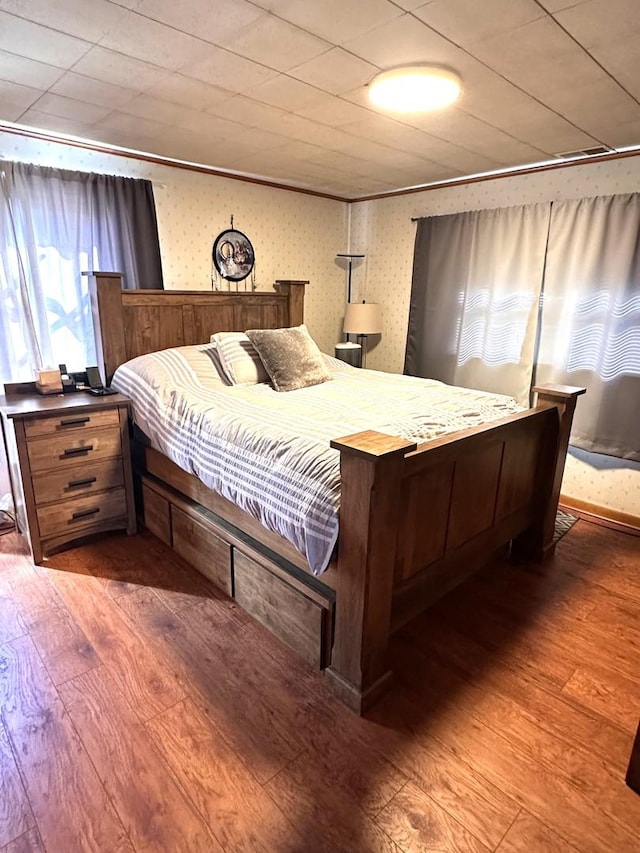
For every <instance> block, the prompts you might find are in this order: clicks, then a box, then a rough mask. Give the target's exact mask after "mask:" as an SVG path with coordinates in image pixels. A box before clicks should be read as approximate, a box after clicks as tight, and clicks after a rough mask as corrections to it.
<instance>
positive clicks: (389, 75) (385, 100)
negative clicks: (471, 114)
mask: <svg viewBox="0 0 640 853" xmlns="http://www.w3.org/2000/svg"><path fill="white" fill-rule="evenodd" d="M461 90H462V80H461V79H460V76H459V75H458V74H456V73H455V71H449V70H448V69H446V68H438V67H436V66H433V65H411V66H408V67H405V68H392V69H391V70H390V71H383V72H382V74H378V75H377V76H376V77H374V78H373V80H372V81H371V83H370V84H369V100H370V101H371V103H372V104H374V106H376V107H380V108H381V109H384V110H390V111H392V112H398V113H414V112H422V111H427V110H437V109H440V107H447V106H449V104H452V103H453V102H454V101H455V100H457V98H458V96H459V95H460V92H461Z"/></svg>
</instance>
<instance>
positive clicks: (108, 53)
mask: <svg viewBox="0 0 640 853" xmlns="http://www.w3.org/2000/svg"><path fill="white" fill-rule="evenodd" d="M73 70H74V72H76V73H77V74H84V75H85V76H86V77H93V78H94V80H103V81H104V82H105V83H113V84H114V85H115V86H122V87H124V88H128V87H129V86H131V84H132V83H133V84H135V86H136V88H137V89H138V90H139V91H142V92H144V91H145V89H148V88H150V87H151V86H154V85H157V84H158V83H160V82H161V81H162V80H166V79H167V77H169V72H168V71H167V70H166V69H165V68H160V67H159V66H157V65H152V64H151V63H149V62H141V61H140V60H139V59H132V58H131V57H130V56H123V55H122V54H121V53H115V52H114V51H113V50H107V49H106V48H104V47H98V46H94V47H92V48H91V50H90V51H89V52H88V53H86V54H85V55H84V56H83V57H82V59H80V60H79V61H78V62H76V64H75V65H74V66H73Z"/></svg>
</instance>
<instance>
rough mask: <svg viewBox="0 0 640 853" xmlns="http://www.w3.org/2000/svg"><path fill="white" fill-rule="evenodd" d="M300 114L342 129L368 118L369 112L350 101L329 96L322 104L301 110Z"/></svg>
mask: <svg viewBox="0 0 640 853" xmlns="http://www.w3.org/2000/svg"><path fill="white" fill-rule="evenodd" d="M299 113H300V115H301V116H304V117H305V118H309V119H311V120H312V121H317V122H319V123H320V124H328V125H329V126H331V127H341V126H342V125H343V124H347V123H348V122H352V121H359V120H360V119H364V118H366V117H367V115H368V114H369V110H366V109H363V108H362V107H359V106H357V105H356V104H352V103H349V101H344V100H342V99H341V98H331V97H330V96H329V95H327V96H325V99H324V101H323V102H322V103H321V104H318V105H316V106H313V107H309V108H307V109H304V110H300V111H299Z"/></svg>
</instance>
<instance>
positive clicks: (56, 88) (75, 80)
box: [49, 71, 138, 109]
mask: <svg viewBox="0 0 640 853" xmlns="http://www.w3.org/2000/svg"><path fill="white" fill-rule="evenodd" d="M134 82H135V81H133V80H132V81H131V83H132V84H134ZM49 91H50V92H52V93H53V94H55V95H64V97H66V98H74V99H75V100H76V101H83V102H84V103H86V104H96V105H99V106H103V107H111V109H118V107H122V106H124V105H125V104H127V103H128V102H129V101H131V100H132V99H133V98H135V96H136V95H137V94H138V90H136V89H134V88H131V89H128V88H125V87H124V86H115V85H114V84H113V83H105V82H104V80H94V79H93V78H92V77H85V76H84V75H83V74H75V73H74V72H73V71H66V72H65V73H64V74H63V75H62V76H61V77H60V78H59V79H58V80H57V81H56V82H55V83H54V84H53V85H52V86H51V88H50V90H49Z"/></svg>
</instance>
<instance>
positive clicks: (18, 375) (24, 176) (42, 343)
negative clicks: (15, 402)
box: [0, 162, 162, 382]
mask: <svg viewBox="0 0 640 853" xmlns="http://www.w3.org/2000/svg"><path fill="white" fill-rule="evenodd" d="M0 184H1V190H0V226H1V230H0V317H1V319H0V324H1V325H0V328H1V331H2V339H1V340H0V371H1V375H0V382H8V381H24V380H30V379H33V378H34V373H33V371H34V368H36V367H46V366H54V367H56V366H57V365H58V364H59V363H61V362H64V363H65V364H66V365H67V367H68V368H69V369H70V370H83V369H84V368H85V366H86V365H88V364H95V363H96V353H95V343H94V336H93V327H92V322H91V311H90V306H89V297H88V292H87V283H86V277H84V276H82V274H81V273H82V272H84V271H86V270H98V269H102V270H117V271H120V272H123V273H124V274H125V282H126V284H127V285H128V286H129V287H143V286H155V287H162V271H161V267H160V250H159V244H158V235H157V223H156V217H155V206H154V204H153V191H152V188H151V184H150V183H149V182H148V181H140V180H134V179H132V178H121V177H114V176H111V175H97V174H92V173H88V172H73V171H68V170H63V169H52V168H46V167H38V166H33V165H31V164H28V163H12V162H5V163H2V164H0Z"/></svg>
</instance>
